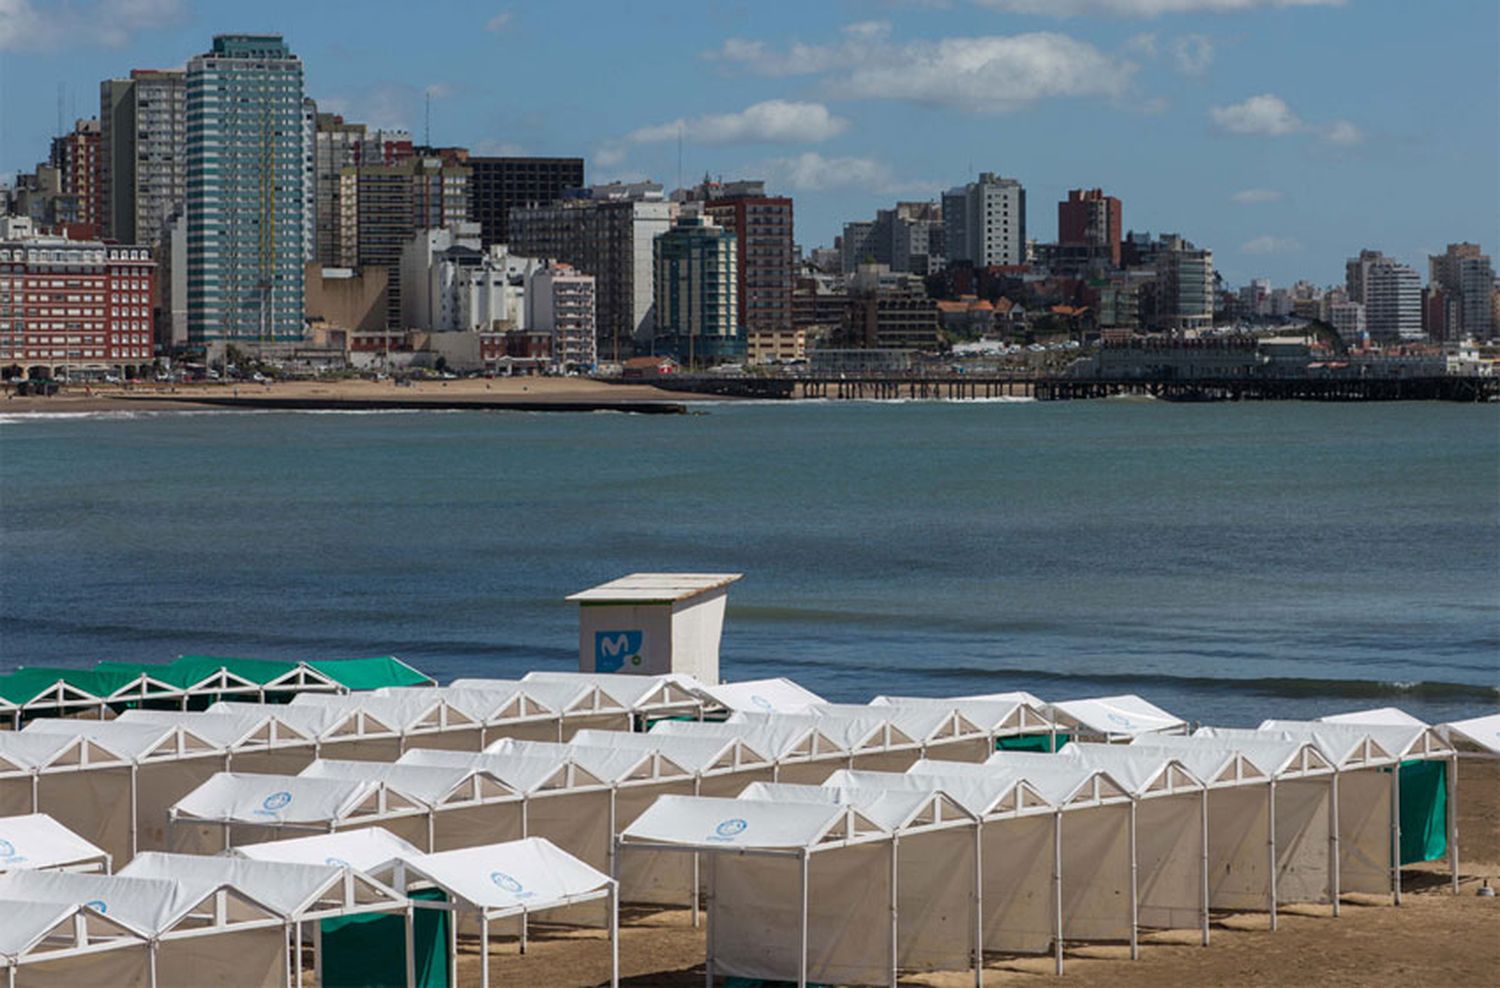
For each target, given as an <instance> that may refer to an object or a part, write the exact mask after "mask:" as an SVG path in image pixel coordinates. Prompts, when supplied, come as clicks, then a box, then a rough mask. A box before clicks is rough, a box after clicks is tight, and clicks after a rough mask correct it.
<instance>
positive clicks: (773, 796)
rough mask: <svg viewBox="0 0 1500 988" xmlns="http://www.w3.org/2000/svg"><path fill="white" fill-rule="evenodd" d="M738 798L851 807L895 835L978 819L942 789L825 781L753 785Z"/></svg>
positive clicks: (757, 783) (754, 783)
mask: <svg viewBox="0 0 1500 988" xmlns="http://www.w3.org/2000/svg"><path fill="white" fill-rule="evenodd" d="M739 798H740V799H753V800H761V801H770V802H778V801H790V802H794V803H822V804H825V805H830V806H852V807H854V808H855V809H856V810H858V811H859V812H860V813H861V814H862V815H863V816H864V817H866V818H867V819H869V820H870V821H872V822H873V823H876V824H878V825H879V826H880V827H882V828H884V829H885V830H889V831H892V832H896V831H901V830H906V829H908V828H910V827H915V826H921V825H923V824H933V823H940V822H943V821H945V820H947V821H953V820H962V821H966V822H969V821H972V820H974V819H975V818H976V817H977V816H978V814H973V813H970V812H969V811H968V810H966V809H964V808H963V807H962V806H961V805H960V804H959V803H958V802H957V801H956V800H954V799H953V798H951V797H949V796H947V795H945V794H944V793H943V792H942V791H941V790H929V791H926V792H923V791H921V790H919V789H915V788H911V789H891V788H887V787H885V786H879V785H876V786H862V785H857V784H852V783H850V782H849V781H848V780H840V781H838V782H832V781H830V782H825V783H823V784H822V785H819V786H810V785H794V784H790V783H785V782H752V783H750V784H749V785H748V786H746V787H745V788H744V790H743V791H742V792H741V793H740V795H739Z"/></svg>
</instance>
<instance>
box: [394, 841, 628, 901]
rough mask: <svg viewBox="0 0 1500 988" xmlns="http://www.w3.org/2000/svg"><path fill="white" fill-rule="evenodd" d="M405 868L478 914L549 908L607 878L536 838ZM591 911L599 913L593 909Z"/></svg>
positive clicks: (600, 886) (420, 860)
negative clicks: (461, 900) (456, 898)
mask: <svg viewBox="0 0 1500 988" xmlns="http://www.w3.org/2000/svg"><path fill="white" fill-rule="evenodd" d="M409 863H410V864H411V866H412V867H413V868H415V869H416V870H417V871H419V872H420V873H421V874H422V875H423V876H425V877H427V878H430V879H431V880H433V881H434V882H435V883H437V884H439V885H441V886H442V887H443V888H445V889H447V890H449V891H451V892H453V893H454V894H456V895H457V896H458V897H459V898H461V899H463V900H464V901H465V902H468V903H470V904H471V905H474V906H477V907H480V908H483V909H495V910H507V911H508V910H520V909H526V910H527V911H537V910H543V909H554V908H556V907H558V906H560V905H562V904H564V903H566V902H567V901H568V900H569V899H570V898H576V897H578V896H583V895H588V894H591V893H594V892H598V891H601V890H604V889H607V888H608V887H609V884H610V880H609V876H608V875H606V874H604V873H603V872H601V871H599V870H598V869H595V868H591V867H589V866H588V865H586V864H584V863H583V862H582V861H579V860H578V859H577V858H575V857H573V856H572V855H569V854H567V853H566V852H564V851H562V850H561V849H559V848H558V847H556V846H555V845H553V844H551V843H550V842H548V841H545V840H540V839H537V838H528V839H526V840H518V841H509V842H506V843H499V844H488V845H485V846H482V847H471V848H464V849H461V850H455V851H448V852H445V853H442V854H426V855H419V856H417V857H415V858H411V859H409ZM591 908H592V907H591ZM592 911H593V912H594V913H598V912H599V910H598V909H597V908H592Z"/></svg>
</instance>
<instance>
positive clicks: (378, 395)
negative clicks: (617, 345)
mask: <svg viewBox="0 0 1500 988" xmlns="http://www.w3.org/2000/svg"><path fill="white" fill-rule="evenodd" d="M692 397H693V400H695V401H697V400H710V401H711V400H715V399H713V398H712V397H711V396H699V395H694V396H692ZM195 398H200V399H203V400H202V401H194V399H195ZM682 398H683V395H681V394H679V393H674V392H670V391H663V390H661V389H659V388H655V387H652V386H651V385H649V384H609V383H605V382H601V381H594V380H590V379H588V378H580V377H499V378H494V379H492V380H487V379H482V378H462V379H459V380H455V381H416V382H413V383H412V384H411V385H405V386H397V385H396V384H395V382H393V381H366V380H339V381H285V382H277V383H274V384H255V383H252V382H248V381H241V382H236V383H230V384H223V383H208V382H204V383H197V384H177V385H165V384H156V383H155V382H150V383H140V384H134V385H131V386H130V387H128V388H126V387H123V386H111V387H98V386H89V387H84V386H81V385H75V386H72V387H69V388H67V389H65V390H64V391H62V392H61V393H59V394H57V395H53V396H52V397H48V398H35V397H24V398H23V397H18V396H15V395H13V394H7V396H6V398H4V399H0V414H18V413H20V414H27V413H36V412H44V413H45V412H52V413H72V414H79V413H84V412H121V411H123V412H132V411H133V412H141V411H156V412H159V411H174V410H179V411H180V410H192V409H198V410H202V409H205V408H210V407H217V408H223V407H234V405H235V404H237V403H242V404H244V405H245V406H246V407H259V408H265V407H267V406H268V405H270V404H272V403H275V402H280V401H286V402H288V403H299V404H300V403H303V402H307V401H315V402H318V403H320V404H323V403H327V404H328V405H330V406H332V407H337V406H338V405H339V403H341V402H349V403H350V404H351V406H352V405H355V404H364V403H368V402H380V403H382V404H385V403H390V404H393V405H400V404H413V405H419V404H421V403H423V402H428V401H443V402H453V403H463V404H464V405H466V406H467V405H470V404H472V405H473V406H474V407H476V408H483V407H484V406H485V405H490V404H493V405H500V406H506V407H510V406H516V405H523V406H524V405H535V406H538V407H539V408H545V407H546V406H548V405H572V404H580V405H595V404H603V405H620V406H630V405H632V404H641V403H650V402H674V403H680V402H681V400H682ZM719 400H723V399H719Z"/></svg>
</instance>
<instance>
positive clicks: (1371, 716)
mask: <svg viewBox="0 0 1500 988" xmlns="http://www.w3.org/2000/svg"><path fill="white" fill-rule="evenodd" d="M1318 720H1320V721H1323V722H1324V723H1327V724H1383V725H1385V726H1387V727H1426V726H1427V722H1426V721H1421V720H1418V719H1417V718H1415V717H1413V716H1412V715H1411V714H1409V713H1407V712H1406V711H1405V710H1402V709H1401V708H1400V707H1374V708H1371V709H1369V710H1351V711H1350V712H1349V713H1345V714H1330V715H1328V716H1327V717H1319V718H1318Z"/></svg>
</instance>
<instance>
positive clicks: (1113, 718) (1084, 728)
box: [1047, 693, 1188, 742]
mask: <svg viewBox="0 0 1500 988" xmlns="http://www.w3.org/2000/svg"><path fill="white" fill-rule="evenodd" d="M1047 709H1048V712H1049V713H1050V714H1051V715H1052V719H1053V720H1054V721H1056V722H1057V725H1058V730H1059V731H1062V730H1066V731H1068V732H1069V733H1072V734H1076V735H1077V736H1078V737H1079V738H1080V739H1082V740H1087V741H1096V740H1097V741H1106V742H1113V741H1128V740H1129V739H1131V738H1134V737H1139V736H1141V735H1142V734H1186V733H1187V730H1188V723H1187V721H1185V720H1183V719H1182V718H1181V717H1178V716H1177V715H1175V714H1171V713H1168V712H1167V711H1165V710H1163V709H1162V708H1161V707H1158V706H1157V705H1156V704H1154V703H1151V702H1150V701H1148V700H1145V699H1142V698H1141V697H1139V696H1136V695H1135V694H1134V693H1124V694H1121V695H1119V696H1100V697H1089V698H1087V699H1082V700H1063V701H1061V702H1058V703H1053V704H1050V705H1049V706H1048V708H1047Z"/></svg>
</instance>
